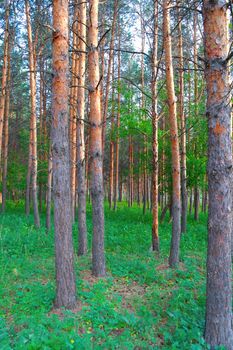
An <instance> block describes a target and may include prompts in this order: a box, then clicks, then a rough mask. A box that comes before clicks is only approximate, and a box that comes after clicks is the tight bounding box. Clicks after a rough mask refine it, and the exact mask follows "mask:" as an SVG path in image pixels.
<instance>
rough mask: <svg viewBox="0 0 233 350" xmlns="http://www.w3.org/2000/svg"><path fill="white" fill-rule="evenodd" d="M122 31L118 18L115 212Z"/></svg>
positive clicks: (115, 204)
mask: <svg viewBox="0 0 233 350" xmlns="http://www.w3.org/2000/svg"><path fill="white" fill-rule="evenodd" d="M120 50H121V30H120V18H118V56H117V58H118V67H117V75H118V77H117V80H118V90H117V120H116V130H117V131H116V142H115V149H116V151H115V152H116V170H115V183H114V210H116V208H117V200H118V198H119V128H120V107H121V92H120V84H121V83H120V80H121V51H120Z"/></svg>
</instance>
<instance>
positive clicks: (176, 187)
mask: <svg viewBox="0 0 233 350" xmlns="http://www.w3.org/2000/svg"><path fill="white" fill-rule="evenodd" d="M168 7H169V2H168V0H163V35H164V51H165V66H166V86H167V95H168V106H169V123H170V137H171V151H172V239H171V249H170V256H169V265H170V267H175V266H176V265H177V264H178V263H179V247H180V231H181V225H180V224H181V222H180V219H181V216H180V212H181V203H180V158H179V139H178V127H177V116H176V97H175V89H174V77H173V64H172V48H171V33H170V13H169V8H168Z"/></svg>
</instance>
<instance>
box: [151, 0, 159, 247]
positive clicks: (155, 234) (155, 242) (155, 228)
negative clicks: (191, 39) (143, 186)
mask: <svg viewBox="0 0 233 350" xmlns="http://www.w3.org/2000/svg"><path fill="white" fill-rule="evenodd" d="M153 34H154V38H153V55H152V62H151V63H152V64H151V66H152V67H151V68H152V81H151V90H152V130H153V138H152V151H153V158H152V162H153V173H152V216H153V222H152V249H153V250H154V251H156V252H159V221H158V209H159V208H158V207H159V204H158V175H159V169H158V166H159V154H158V112H157V72H158V59H157V50H158V1H156V0H154V33H153Z"/></svg>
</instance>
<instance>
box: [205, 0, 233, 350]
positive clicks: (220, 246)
mask: <svg viewBox="0 0 233 350" xmlns="http://www.w3.org/2000/svg"><path fill="white" fill-rule="evenodd" d="M203 21H204V48H205V61H206V65H205V77H206V83H207V105H206V114H207V118H208V136H209V139H208V194H209V218H208V252H207V291H206V296H207V299H206V324H205V339H206V342H207V343H208V344H210V346H211V349H214V348H215V347H217V346H220V345H222V346H225V347H226V349H227V350H232V349H233V332H232V271H231V231H232V143H231V130H230V125H231V105H230V84H229V76H228V67H227V60H226V59H227V55H228V42H227V37H228V36H227V30H228V21H227V2H226V1H222V0H216V1H212V0H204V3H203Z"/></svg>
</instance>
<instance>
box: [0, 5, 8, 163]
mask: <svg viewBox="0 0 233 350" xmlns="http://www.w3.org/2000/svg"><path fill="white" fill-rule="evenodd" d="M9 12H10V3H9V1H6V10H5V32H4V35H5V37H4V54H3V67H2V86H1V96H0V159H1V156H2V144H3V142H2V136H3V122H4V111H5V98H6V84H7V63H8V49H9V45H8V42H9Z"/></svg>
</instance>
